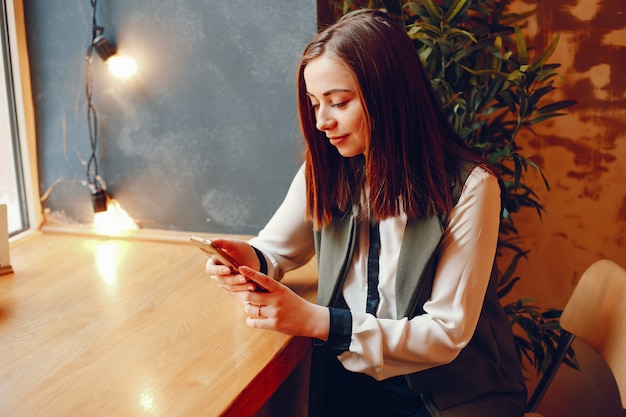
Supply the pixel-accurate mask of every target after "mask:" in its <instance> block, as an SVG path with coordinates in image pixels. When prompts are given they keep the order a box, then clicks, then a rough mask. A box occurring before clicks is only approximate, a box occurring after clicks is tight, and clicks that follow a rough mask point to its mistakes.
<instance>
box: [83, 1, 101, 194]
mask: <svg viewBox="0 0 626 417" xmlns="http://www.w3.org/2000/svg"><path fill="white" fill-rule="evenodd" d="M90 2H91V42H90V43H89V47H88V48H87V65H86V68H85V94H86V97H87V125H88V128H89V142H90V144H91V155H90V156H89V159H88V160H87V163H86V165H85V169H86V174H87V184H88V186H89V188H90V189H91V191H92V192H93V193H95V192H96V191H100V190H104V189H105V187H104V184H103V181H102V179H101V178H100V175H98V155H97V154H98V141H99V129H98V114H97V112H96V108H95V106H94V104H93V101H92V98H93V68H92V55H93V50H94V43H95V40H96V38H97V37H98V36H100V35H101V34H102V32H103V31H104V28H103V27H101V26H99V25H98V22H97V20H96V9H97V5H98V0H90Z"/></svg>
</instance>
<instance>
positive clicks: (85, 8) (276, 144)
mask: <svg viewBox="0 0 626 417" xmlns="http://www.w3.org/2000/svg"><path fill="white" fill-rule="evenodd" d="M315 3H316V2H315V1H314V0H298V1H293V0H228V1H217V0H214V1H210V0H204V1H200V0H178V1H172V0H133V1H128V0H109V1H105V0H100V1H99V5H98V6H99V10H98V23H99V24H101V25H102V26H104V27H105V35H107V37H109V38H110V39H112V40H113V42H114V43H115V44H117V46H118V48H119V49H120V52H126V53H128V54H130V55H132V56H134V57H135V59H136V60H137V62H138V64H139V67H140V68H139V74H138V75H137V76H136V77H135V78H134V79H132V80H127V81H119V80H115V79H113V78H111V76H110V75H109V74H108V73H107V72H106V71H105V69H104V66H103V64H102V62H100V60H99V59H94V66H93V67H94V102H95V105H96V108H97V111H98V117H99V120H100V127H101V130H100V153H99V156H100V164H99V172H100V174H101V175H102V177H103V178H104V180H105V181H106V185H107V189H108V191H109V193H110V194H111V195H112V196H113V197H114V198H115V199H116V200H118V201H119V202H120V204H121V205H122V207H123V208H124V209H125V210H126V211H128V213H129V214H130V215H131V216H132V217H133V218H134V219H135V220H136V221H137V222H138V223H139V224H140V225H141V226H143V227H146V228H154V229H171V230H193V231H205V232H215V233H243V234H253V233H256V232H257V231H258V229H259V228H261V227H262V226H263V224H264V223H265V222H266V221H267V220H268V218H269V217H270V216H271V214H272V213H273V211H274V210H275V209H276V207H277V206H278V204H280V202H281V200H282V198H283V196H284V193H285V192H286V190H287V187H288V185H289V183H290V181H291V178H292V176H293V174H294V173H295V172H296V170H297V167H298V166H299V164H300V157H301V149H302V143H301V139H300V134H299V130H298V123H297V119H296V100H295V89H294V84H295V83H294V74H295V70H296V68H295V66H296V63H297V59H298V58H299V55H300V52H301V51H302V48H303V47H304V46H305V45H306V43H307V42H308V41H309V40H310V39H311V37H312V36H313V35H314V33H315V31H316V13H315V10H316V5H315ZM24 6H25V14H26V28H27V33H28V46H29V55H30V62H31V73H32V77H33V90H34V92H33V95H34V102H35V115H36V123H37V137H38V146H39V172H40V186H41V189H42V193H43V192H44V191H45V190H48V189H50V187H51V186H52V185H53V184H54V183H55V181H58V180H60V182H59V183H58V185H56V186H55V187H53V188H52V191H51V193H50V195H49V197H48V198H46V199H45V200H44V203H43V204H44V207H46V208H47V209H49V210H50V211H51V212H52V213H54V215H56V216H62V217H63V218H64V221H67V222H78V223H88V222H90V221H91V219H92V216H93V210H92V207H91V201H90V193H89V189H88V188H87V187H86V186H85V185H84V184H81V182H82V181H84V179H85V178H86V174H85V168H84V166H83V163H82V162H81V160H85V159H87V158H88V156H89V153H90V147H89V136H88V130H87V110H86V99H85V74H84V72H85V66H86V64H85V54H86V50H87V45H88V43H89V41H90V39H91V33H90V30H91V20H90V19H91V6H90V2H89V0H80V1H69V0H45V1H42V0H26V1H25V2H24Z"/></svg>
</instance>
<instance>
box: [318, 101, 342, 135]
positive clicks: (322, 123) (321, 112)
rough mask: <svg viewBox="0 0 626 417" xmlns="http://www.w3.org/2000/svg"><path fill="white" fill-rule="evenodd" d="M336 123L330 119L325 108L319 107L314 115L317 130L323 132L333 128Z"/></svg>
mask: <svg viewBox="0 0 626 417" xmlns="http://www.w3.org/2000/svg"><path fill="white" fill-rule="evenodd" d="M336 123H337V122H336V120H335V119H334V118H332V117H331V115H330V114H329V112H328V109H327V108H326V107H325V106H321V107H320V108H319V109H318V110H317V114H316V115H315V127H316V128H317V130H319V131H322V132H325V131H327V130H330V129H332V128H333V127H335V125H336Z"/></svg>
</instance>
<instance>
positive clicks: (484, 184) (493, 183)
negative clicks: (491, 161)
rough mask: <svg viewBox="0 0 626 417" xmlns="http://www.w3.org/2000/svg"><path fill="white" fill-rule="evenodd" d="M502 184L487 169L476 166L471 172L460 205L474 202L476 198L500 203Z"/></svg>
mask: <svg viewBox="0 0 626 417" xmlns="http://www.w3.org/2000/svg"><path fill="white" fill-rule="evenodd" d="M500 194H501V190H500V184H499V180H498V177H497V176H496V175H495V174H494V173H493V172H491V171H489V170H488V169H486V168H485V167H482V166H480V165H476V166H474V168H473V169H472V170H471V171H470V173H469V175H468V176H467V179H466V180H465V184H464V185H463V189H462V191H461V195H460V198H459V204H461V203H462V202H463V201H468V200H473V199H475V198H480V199H488V200H496V201H498V202H499V201H500V197H501V196H500Z"/></svg>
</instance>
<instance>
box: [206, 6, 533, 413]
mask: <svg viewBox="0 0 626 417" xmlns="http://www.w3.org/2000/svg"><path fill="white" fill-rule="evenodd" d="M297 94H298V104H299V115H300V123H301V129H302V132H303V135H304V138H305V139H306V144H307V149H306V154H305V162H304V164H303V167H302V168H301V169H300V171H299V172H298V173H297V175H296V177H295V178H294V180H293V182H292V185H291V187H290V189H289V191H288V193H287V196H286V197H285V200H284V202H283V203H282V205H281V206H280V207H279V209H278V210H277V212H276V213H275V215H274V216H273V217H272V219H271V220H270V221H269V223H268V224H267V225H266V226H265V228H264V229H263V230H262V231H261V232H260V233H259V235H258V236H257V237H256V238H254V239H252V240H250V241H249V242H245V241H241V240H236V239H215V242H216V243H217V244H218V245H219V246H221V247H222V248H223V249H224V250H225V251H227V252H228V254H229V255H231V256H232V257H234V258H235V259H236V260H238V261H239V264H241V265H245V266H242V267H241V268H240V269H239V271H238V273H234V274H233V273H232V272H231V271H230V270H229V269H228V268H226V267H224V266H223V265H219V264H218V263H217V261H216V260H215V259H210V260H209V261H208V263H207V267H206V269H207V273H208V274H209V275H210V276H211V277H212V278H213V279H215V280H217V281H218V282H219V285H220V286H222V287H223V288H224V289H226V290H227V291H229V292H231V293H232V294H233V295H235V296H236V297H237V298H239V299H240V300H242V301H243V302H244V303H245V304H244V306H245V307H244V308H245V310H246V312H247V313H248V314H249V315H250V317H249V318H248V319H247V323H248V325H249V326H251V327H256V328H260V329H271V330H275V331H279V332H282V333H286V334H290V335H298V336H307V337H311V338H313V339H314V345H315V348H314V353H313V360H312V369H311V388H310V397H309V403H310V415H312V416H325V417H328V416H352V415H354V416H385V417H389V416H428V415H432V416H464V417H468V416H469V417H471V416H481V417H484V416H489V417H491V416H522V415H523V409H524V404H525V400H526V391H525V387H524V383H523V379H522V375H521V370H520V364H519V362H518V358H517V356H516V353H515V349H514V345H513V336H512V332H511V325H510V323H509V322H508V320H507V317H506V316H505V314H504V312H503V310H502V308H501V306H500V304H499V301H498V298H497V295H496V286H497V277H496V273H495V272H496V269H495V251H496V244H497V236H498V229H499V221H500V213H501V211H500V210H501V196H500V187H499V182H498V180H497V178H496V177H495V175H494V174H493V173H492V172H491V171H490V170H489V168H488V167H487V166H486V165H485V164H484V163H482V162H481V161H480V160H479V158H478V157H477V156H476V155H475V154H473V153H472V152H471V151H470V150H469V148H468V147H467V146H466V145H465V144H464V143H463V142H462V141H461V140H460V139H459V138H458V136H457V135H456V134H455V133H454V131H453V130H452V129H451V127H450V126H449V124H448V122H447V121H446V118H445V116H444V114H443V113H442V111H441V109H440V108H439V106H438V105H437V101H436V97H435V95H434V93H433V91H432V88H431V86H430V82H429V80H428V78H427V76H426V75H425V72H424V70H423V67H422V66H421V62H420V61H419V58H418V56H417V54H416V53H415V49H414V47H413V45H412V43H411V41H410V39H409V38H408V37H407V35H406V34H405V32H404V30H403V28H402V27H400V26H399V25H397V24H396V23H395V22H394V20H393V19H392V18H390V17H389V16H388V15H386V14H385V13H383V12H380V11H371V10H370V11H361V12H359V13H355V14H353V15H350V16H348V17H346V18H344V19H342V20H340V21H339V22H338V23H336V24H334V25H332V26H330V27H328V28H327V29H325V30H324V31H322V32H321V33H319V34H318V35H317V36H316V37H315V38H314V39H313V40H312V42H311V43H310V44H309V45H308V46H307V47H306V49H305V50H304V53H303V56H302V58H301V61H300V66H299V73H298V79H297ZM314 255H315V256H316V260H317V263H318V272H319V285H318V303H317V304H313V303H310V302H308V301H306V300H304V299H303V298H301V297H299V296H298V295H296V294H295V293H294V292H292V291H291V290H289V288H287V287H286V286H284V285H282V284H281V283H280V282H278V281H279V280H280V277H281V276H282V274H283V273H284V272H286V271H288V270H291V269H294V268H297V267H299V266H301V265H303V264H304V263H306V262H307V261H308V260H310V259H311V257H312V256H314ZM257 285H259V286H261V287H263V288H265V289H267V292H259V291H254V290H255V288H256V286H257Z"/></svg>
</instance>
